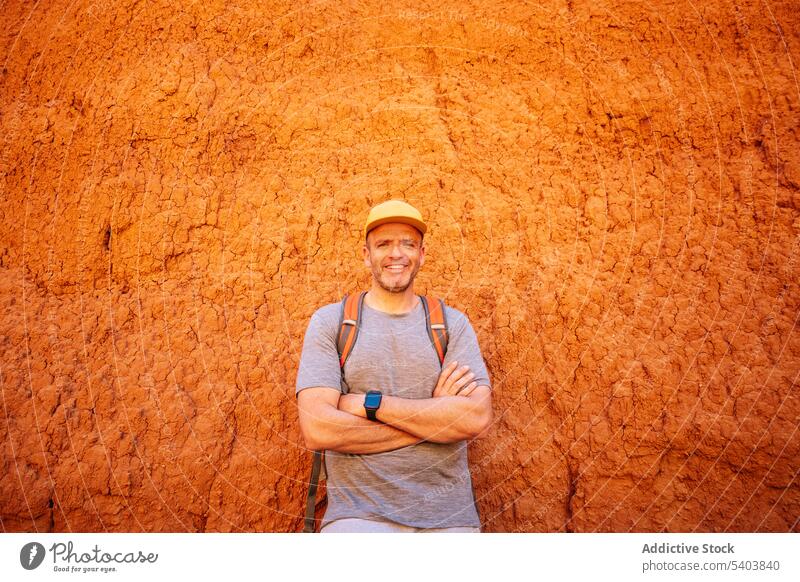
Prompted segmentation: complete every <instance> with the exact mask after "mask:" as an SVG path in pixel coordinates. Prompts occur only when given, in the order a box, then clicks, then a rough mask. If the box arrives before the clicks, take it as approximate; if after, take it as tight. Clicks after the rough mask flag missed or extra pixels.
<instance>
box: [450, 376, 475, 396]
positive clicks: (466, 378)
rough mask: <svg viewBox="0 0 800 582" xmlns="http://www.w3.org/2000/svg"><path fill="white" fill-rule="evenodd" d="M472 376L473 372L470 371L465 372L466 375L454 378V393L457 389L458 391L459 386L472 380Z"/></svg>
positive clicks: (461, 386)
mask: <svg viewBox="0 0 800 582" xmlns="http://www.w3.org/2000/svg"><path fill="white" fill-rule="evenodd" d="M474 377H475V374H473V373H472V372H470V373H469V374H467V375H465V376H462V377H461V378H459V379H458V380H456V381H455V382H453V388H454V389H455V391H456V393H457V392H458V391H459V390H460V389H461V388H463V387H464V386H466V385H467V384H469V383H470V382H471V381H472V379H473V378H474Z"/></svg>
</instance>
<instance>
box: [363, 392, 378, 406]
mask: <svg viewBox="0 0 800 582" xmlns="http://www.w3.org/2000/svg"><path fill="white" fill-rule="evenodd" d="M380 405H381V394H380V393H374V392H368V393H367V396H366V398H364V408H378V407H379V406H380Z"/></svg>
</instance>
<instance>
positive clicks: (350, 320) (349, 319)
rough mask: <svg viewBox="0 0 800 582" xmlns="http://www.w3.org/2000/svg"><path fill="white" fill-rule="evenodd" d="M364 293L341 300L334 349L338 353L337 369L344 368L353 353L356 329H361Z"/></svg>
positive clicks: (347, 296) (356, 336)
mask: <svg viewBox="0 0 800 582" xmlns="http://www.w3.org/2000/svg"><path fill="white" fill-rule="evenodd" d="M366 294H367V292H366V291H362V292H361V293H358V294H355V293H354V294H353V295H345V296H344V299H342V312H341V315H340V317H339V336H338V339H337V341H336V349H337V350H338V351H339V367H340V368H344V364H345V362H347V358H348V357H349V356H350V353H351V352H352V351H353V346H355V345H356V339H357V338H358V329H359V328H360V327H361V310H362V307H363V306H364V296H365V295H366Z"/></svg>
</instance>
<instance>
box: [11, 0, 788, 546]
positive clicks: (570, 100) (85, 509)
mask: <svg viewBox="0 0 800 582" xmlns="http://www.w3.org/2000/svg"><path fill="white" fill-rule="evenodd" d="M0 20H2V27H0V35H1V36H0V56H2V60H3V68H2V73H1V74H2V76H0V128H1V129H2V131H1V132H0V136H1V137H0V140H2V158H1V160H2V161H1V162H0V163H1V164H2V166H1V167H0V188H2V190H1V192H2V196H0V216H1V217H2V220H0V313H1V314H2V317H1V318H0V354H2V356H1V358H2V359H1V360H0V393H1V394H2V405H3V408H2V419H3V420H2V422H0V443H1V445H2V454H1V457H0V458H1V459H2V471H0V523H1V524H2V528H3V530H4V531H20V530H26V531H34V530H36V531H106V530H108V531H243V530H244V531H288V530H297V529H299V527H300V521H301V512H302V506H303V496H304V493H305V484H304V480H305V479H306V477H307V474H308V469H309V461H310V454H309V453H308V452H307V451H305V450H304V448H303V447H302V443H301V440H300V435H299V432H298V428H297V413H296V410H295V405H294V397H293V382H294V375H295V371H296V366H297V361H298V357H299V350H300V348H301V342H302V335H303V331H304V328H305V325H306V323H307V321H308V318H309V317H310V315H311V313H312V312H313V310H314V309H315V308H316V307H318V306H319V305H321V304H323V303H326V302H330V301H334V300H336V299H337V298H339V297H340V296H341V295H342V294H343V293H344V292H347V291H352V290H354V289H357V288H359V287H364V286H365V285H366V284H367V282H368V278H367V273H366V272H365V269H364V268H363V266H362V265H361V263H360V261H359V258H358V256H359V244H360V238H359V231H360V228H361V225H362V223H363V220H364V218H365V215H366V211H367V209H368V208H369V207H370V206H371V205H372V204H374V203H377V202H380V201H382V200H384V199H387V198H389V197H397V198H405V199H407V200H409V201H410V202H412V203H414V204H415V205H418V206H419V207H420V208H421V209H422V210H423V212H424V214H425V215H426V216H427V217H428V218H429V220H430V222H431V224H432V226H431V232H430V236H429V237H428V244H429V252H428V261H427V263H426V265H425V267H424V269H423V271H422V272H421V274H420V277H419V283H420V288H421V289H423V290H428V291H430V292H434V293H437V294H439V295H441V296H443V297H444V298H445V299H446V300H447V301H448V302H449V303H450V304H452V305H453V306H455V307H458V308H460V309H462V310H464V311H465V312H467V314H468V315H469V316H470V317H471V319H472V321H473V324H474V326H475V328H476V331H477V333H478V336H479V339H480V342H481V344H482V347H483V350H484V355H485V358H486V360H487V364H488V366H489V369H490V371H491V373H492V376H493V380H494V388H495V418H496V420H495V424H494V427H493V429H492V432H491V434H490V436H489V437H488V438H487V439H485V440H482V441H479V442H476V443H474V444H473V445H472V446H471V452H470V456H471V461H472V463H473V475H474V479H475V485H476V490H477V493H478V498H479V499H478V504H479V508H480V511H481V515H482V519H483V522H484V527H485V529H486V530H488V531H565V530H566V531H662V530H665V531H725V530H727V531H792V530H794V531H797V530H798V528H799V527H800V526H799V525H798V516H800V483H798V470H799V468H800V462H799V461H798V459H799V458H800V434H799V433H798V423H799V421H798V418H799V415H800V401H799V400H798V392H797V388H796V384H797V381H798V374H799V373H800V340H799V339H798V333H797V329H796V324H797V318H798V313H799V312H800V311H799V308H800V292H799V291H800V289H799V288H798V274H799V273H800V267H799V266H798V256H799V253H800V148H798V145H800V144H799V143H798V142H799V140H798V128H799V127H800V109H799V107H800V91H799V85H798V71H797V69H796V67H797V66H798V63H799V62H800V39H799V38H798V30H800V18H799V17H798V11H797V6H796V3H793V2H790V1H783V2H772V1H769V2H755V1H751V0H748V1H746V2H733V1H732V0H712V1H710V2H704V3H696V2H688V1H685V0H677V1H675V2H652V3H638V2H636V3H633V2H631V3H627V2H620V3H611V2H603V1H592V2H578V1H569V0H567V1H564V2H561V1H548V2H541V3H529V2H509V3H502V4H497V3H494V2H467V3H465V2H446V1H445V2H439V1H436V2H427V3H424V4H422V3H420V4H416V3H413V2H395V1H391V0H390V1H388V2H387V1H384V2H374V3H373V2H358V3H355V2H345V3H341V2H322V3H310V2H309V3H295V2H222V1H208V2H202V3H200V2H196V3H189V2H186V3H178V4H176V3H174V2H163V1H151V0H146V1H144V2H141V1H136V2H133V1H122V2H111V1H110V0H98V1H96V2H89V1H86V0H79V1H77V2H66V1H63V0H56V1H54V2H46V3H29V2H20V1H18V0H15V1H12V2H10V3H5V4H4V7H3V11H2V15H0Z"/></svg>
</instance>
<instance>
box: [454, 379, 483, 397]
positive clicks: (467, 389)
mask: <svg viewBox="0 0 800 582" xmlns="http://www.w3.org/2000/svg"><path fill="white" fill-rule="evenodd" d="M477 387H478V383H477V382H472V383H471V384H469V385H468V386H465V387H464V388H462V389H461V390H459V391H458V393H457V396H469V395H470V394H472V393H473V392H475V389H476V388H477Z"/></svg>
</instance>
